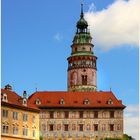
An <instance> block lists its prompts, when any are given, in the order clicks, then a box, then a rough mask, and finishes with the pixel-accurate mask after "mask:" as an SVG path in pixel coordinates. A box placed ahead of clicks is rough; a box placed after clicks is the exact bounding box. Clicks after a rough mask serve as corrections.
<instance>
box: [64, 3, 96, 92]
mask: <svg viewBox="0 0 140 140" xmlns="http://www.w3.org/2000/svg"><path fill="white" fill-rule="evenodd" d="M91 41H92V37H91V35H90V32H89V30H88V23H87V21H86V20H85V19H84V13H83V4H81V15H80V20H79V21H78V22H77V31H76V34H75V36H74V39H73V44H72V45H71V48H72V53H71V56H70V57H68V58H67V60H68V91H95V90H96V89H97V84H96V70H97V68H96V60H97V57H96V56H95V55H94V53H93V47H94V45H93V44H92V42H91Z"/></svg>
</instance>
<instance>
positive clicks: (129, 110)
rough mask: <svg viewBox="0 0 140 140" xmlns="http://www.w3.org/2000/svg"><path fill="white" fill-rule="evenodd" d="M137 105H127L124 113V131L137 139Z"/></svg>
mask: <svg viewBox="0 0 140 140" xmlns="http://www.w3.org/2000/svg"><path fill="white" fill-rule="evenodd" d="M138 114H139V106H138V105H128V106H127V107H126V109H125V113H124V132H125V133H126V134H128V135H130V136H132V137H133V138H135V139H136V140H138V139H139V115H138Z"/></svg>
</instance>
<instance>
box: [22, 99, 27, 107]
mask: <svg viewBox="0 0 140 140" xmlns="http://www.w3.org/2000/svg"><path fill="white" fill-rule="evenodd" d="M23 105H24V106H27V99H25V98H24V99H23Z"/></svg>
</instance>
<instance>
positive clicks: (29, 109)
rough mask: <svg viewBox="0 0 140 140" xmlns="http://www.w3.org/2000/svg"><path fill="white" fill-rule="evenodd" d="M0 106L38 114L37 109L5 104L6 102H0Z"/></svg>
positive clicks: (38, 110)
mask: <svg viewBox="0 0 140 140" xmlns="http://www.w3.org/2000/svg"><path fill="white" fill-rule="evenodd" d="M1 106H8V107H13V108H16V109H21V110H27V111H33V112H40V109H39V108H32V107H28V106H20V105H16V104H11V103H6V102H3V101H2V102H1Z"/></svg>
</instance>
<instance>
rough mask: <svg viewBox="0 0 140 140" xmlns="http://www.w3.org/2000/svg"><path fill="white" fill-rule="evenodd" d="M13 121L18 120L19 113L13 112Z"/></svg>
mask: <svg viewBox="0 0 140 140" xmlns="http://www.w3.org/2000/svg"><path fill="white" fill-rule="evenodd" d="M13 119H14V120H18V112H13Z"/></svg>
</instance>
